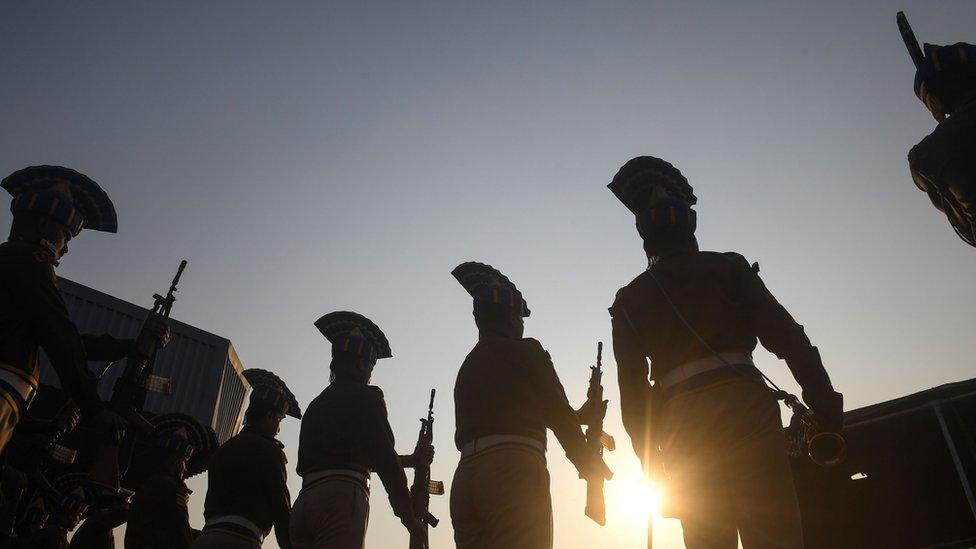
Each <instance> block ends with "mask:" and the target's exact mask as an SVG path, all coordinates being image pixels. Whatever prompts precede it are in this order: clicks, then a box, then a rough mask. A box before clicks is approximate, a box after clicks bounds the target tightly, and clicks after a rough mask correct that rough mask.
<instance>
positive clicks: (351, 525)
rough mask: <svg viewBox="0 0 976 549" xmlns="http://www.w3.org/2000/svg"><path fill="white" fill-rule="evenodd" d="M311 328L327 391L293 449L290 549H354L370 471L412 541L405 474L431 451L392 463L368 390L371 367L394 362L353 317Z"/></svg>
mask: <svg viewBox="0 0 976 549" xmlns="http://www.w3.org/2000/svg"><path fill="white" fill-rule="evenodd" d="M315 326H316V327H317V328H318V329H319V331H320V332H322V334H323V335H324V336H325V337H326V338H327V339H328V340H329V342H330V343H332V363H331V364H330V366H329V368H330V369H331V383H330V384H329V386H328V387H326V388H325V390H324V391H322V393H321V394H319V396H317V397H315V399H314V400H313V401H312V402H311V404H309V405H308V409H306V410H305V417H304V419H302V429H301V435H300V437H299V442H298V467H297V470H298V474H299V475H301V476H302V491H301V493H299V494H298V499H296V500H295V507H294V509H293V511H292V520H291V543H292V548H293V549H311V548H314V549H325V548H328V549H360V548H361V547H363V543H364V539H365V535H366V522H367V519H368V517H369V474H370V472H371V471H375V472H376V473H377V474H378V475H379V477H380V480H382V481H383V487H384V488H386V492H387V494H388V495H389V498H390V506H391V507H392V508H393V513H394V514H395V515H396V516H397V518H399V519H400V522H402V523H403V525H404V526H405V527H406V528H407V530H408V531H410V533H411V534H412V535H415V536H423V535H424V533H425V528H424V527H423V524H422V523H421V522H420V521H419V520H417V519H416V518H415V517H414V514H413V509H412V506H411V502H410V492H409V490H408V489H407V477H406V475H404V473H403V467H411V466H412V465H413V463H415V462H417V461H418V460H426V461H427V462H428V463H429V462H430V459H432V458H433V455H432V452H433V450H432V449H431V448H421V449H418V451H415V452H414V454H413V455H410V456H398V455H397V453H396V450H395V449H394V446H393V444H394V440H393V431H392V429H390V423H389V421H388V419H387V414H386V403H385V402H384V400H383V391H381V390H380V389H379V387H375V386H372V385H369V380H370V377H371V375H372V373H373V367H374V366H375V365H376V361H377V359H381V358H389V357H391V356H393V355H392V353H391V351H390V344H389V343H388V342H387V340H386V336H385V335H383V332H382V331H381V330H380V329H379V328H378V327H377V326H376V325H375V324H373V322H371V321H370V320H369V319H368V318H366V317H364V316H362V315H360V314H357V313H352V312H346V311H339V312H334V313H329V314H327V315H325V316H323V317H322V318H320V319H318V320H317V321H316V322H315Z"/></svg>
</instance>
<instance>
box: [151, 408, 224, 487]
mask: <svg viewBox="0 0 976 549" xmlns="http://www.w3.org/2000/svg"><path fill="white" fill-rule="evenodd" d="M152 424H153V431H152V434H151V436H150V441H151V443H152V445H153V446H155V447H156V448H158V449H160V450H164V451H169V452H175V453H177V454H180V455H185V456H186V457H187V458H188V459H187V464H186V475H185V478H189V477H192V476H194V475H198V474H200V473H202V472H204V471H206V470H207V468H208V467H209V466H210V458H211V456H212V455H213V453H214V450H216V449H217V446H218V443H217V435H216V434H215V433H214V430H213V429H212V428H210V426H204V425H202V424H201V423H200V422H199V421H197V420H196V418H194V417H192V416H188V415H186V414H181V413H178V412H173V413H168V414H160V415H158V416H156V417H154V418H153V419H152Z"/></svg>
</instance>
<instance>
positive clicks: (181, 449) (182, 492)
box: [125, 413, 217, 549]
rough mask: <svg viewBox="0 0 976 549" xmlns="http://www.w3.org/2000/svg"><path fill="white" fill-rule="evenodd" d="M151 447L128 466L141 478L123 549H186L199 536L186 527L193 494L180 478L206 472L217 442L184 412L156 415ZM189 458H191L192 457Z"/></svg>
mask: <svg viewBox="0 0 976 549" xmlns="http://www.w3.org/2000/svg"><path fill="white" fill-rule="evenodd" d="M152 422H153V425H154V428H153V433H152V435H151V436H150V442H149V446H150V448H149V449H148V450H147V451H145V452H144V453H143V454H142V455H141V456H139V457H137V458H134V459H138V461H139V462H140V463H139V464H138V466H137V465H135V464H134V465H133V468H137V469H138V471H139V472H140V473H142V474H143V475H144V476H145V478H144V479H140V480H141V482H138V481H133V480H132V478H131V477H132V476H134V475H132V474H131V472H130V476H129V477H128V481H129V482H134V483H135V484H136V486H135V488H136V493H135V496H133V498H132V505H131V508H130V510H129V519H128V524H127V525H126V529H125V549H189V547H190V545H191V544H192V543H193V540H194V538H196V537H197V535H198V534H199V532H198V531H197V530H194V529H193V528H191V527H190V518H189V515H188V513H187V502H188V501H189V498H190V494H191V493H192V491H191V490H190V489H189V488H187V486H186V482H184V479H185V478H188V477H190V476H193V475H195V474H198V473H202V472H203V471H205V470H206V469H207V465H208V464H209V461H210V457H211V456H212V455H213V451H214V450H215V449H216V445H217V440H216V436H215V435H214V432H213V430H212V429H210V428H209V427H204V426H203V425H201V424H200V422H198V421H197V420H195V419H194V418H192V417H190V416H187V415H185V414H179V413H170V414H163V415H160V416H156V417H155V418H153V420H152ZM191 458H192V459H191Z"/></svg>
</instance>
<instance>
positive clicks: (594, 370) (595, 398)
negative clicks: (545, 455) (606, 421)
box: [585, 341, 616, 526]
mask: <svg viewBox="0 0 976 549" xmlns="http://www.w3.org/2000/svg"><path fill="white" fill-rule="evenodd" d="M586 400H587V403H588V404H590V406H594V407H595V409H597V410H602V412H601V413H600V414H599V419H598V420H596V421H592V422H590V424H589V425H587V426H586V444H587V445H588V446H589V447H590V448H592V449H593V451H595V452H596V453H597V454H599V455H601V456H602V455H603V449H604V448H606V449H607V450H610V451H611V452H612V451H614V450H615V449H616V443H615V442H614V440H613V437H612V436H610V435H608V434H607V433H604V432H603V418H604V417H605V416H606V415H607V411H606V409H604V408H603V342H602V341H600V342H598V343H597V344H596V366H590V386H589V388H588V389H587V390H586ZM585 513H586V516H588V517H590V518H591V519H593V520H594V521H596V523H597V524H599V525H600V526H603V525H605V524H606V523H607V508H606V502H605V501H604V499H603V478H600V477H593V478H588V479H586V510H585Z"/></svg>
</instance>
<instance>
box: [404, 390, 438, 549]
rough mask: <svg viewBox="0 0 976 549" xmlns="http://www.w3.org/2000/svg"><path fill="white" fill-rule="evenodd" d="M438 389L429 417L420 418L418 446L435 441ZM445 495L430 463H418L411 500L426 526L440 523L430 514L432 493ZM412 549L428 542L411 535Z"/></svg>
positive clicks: (432, 398)
mask: <svg viewBox="0 0 976 549" xmlns="http://www.w3.org/2000/svg"><path fill="white" fill-rule="evenodd" d="M435 391H436V389H431V390H430V405H429V406H428V407H427V419H421V420H420V435H418V436H417V448H423V447H426V446H430V445H431V444H432V443H433V442H434V393H435ZM431 494H434V495H436V496H442V495H444V483H443V482H441V481H439V480H430V464H429V463H416V464H414V468H413V484H412V485H411V486H410V500H411V503H413V512H414V515H416V516H417V518H419V519H420V520H421V521H423V523H424V525H425V527H426V526H430V527H432V528H436V527H437V525H438V524H439V523H440V520H438V519H437V517H435V516H434V515H432V514H430V511H429V510H428V507H429V506H430V495H431ZM410 549H427V544H426V543H425V542H424V541H423V540H420V539H416V538H415V537H414V536H410Z"/></svg>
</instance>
